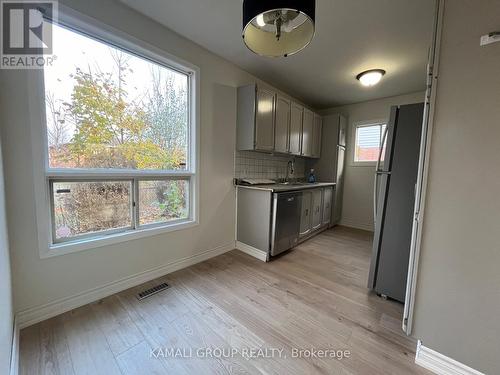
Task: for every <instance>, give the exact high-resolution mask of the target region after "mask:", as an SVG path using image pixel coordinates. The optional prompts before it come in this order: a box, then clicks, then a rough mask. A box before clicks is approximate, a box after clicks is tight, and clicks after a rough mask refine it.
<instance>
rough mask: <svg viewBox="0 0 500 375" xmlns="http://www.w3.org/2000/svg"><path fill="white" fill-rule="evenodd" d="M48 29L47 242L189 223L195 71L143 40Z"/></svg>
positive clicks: (97, 236)
mask: <svg viewBox="0 0 500 375" xmlns="http://www.w3.org/2000/svg"><path fill="white" fill-rule="evenodd" d="M47 22H48V21H47ZM52 30H53V39H54V54H55V55H56V56H57V59H56V60H55V61H54V63H53V65H51V66H47V67H45V68H44V89H45V92H44V94H45V116H46V127H45V131H46V143H45V150H46V160H45V165H46V169H45V177H46V181H47V185H46V186H47V189H48V191H49V196H50V223H51V229H52V230H51V240H50V244H49V245H50V246H53V245H58V246H57V247H60V245H62V244H70V243H71V242H78V241H80V240H85V241H88V240H89V239H90V240H92V239H98V238H103V237H104V236H108V235H112V234H117V233H123V232H137V231H140V230H141V229H151V227H165V226H173V224H180V223H182V222H193V221H194V220H195V218H194V213H193V206H194V204H193V202H192V199H193V196H194V194H193V191H194V183H195V177H196V170H195V165H194V160H193V159H194V157H193V155H195V154H194V147H195V144H194V139H195V137H194V135H193V133H194V131H195V129H196V128H195V126H193V121H192V118H193V115H192V112H191V111H192V108H193V107H192V103H191V98H192V92H191V90H192V88H193V87H194V85H192V83H191V80H192V78H193V73H194V72H193V71H191V70H189V69H186V71H182V69H180V68H179V67H178V65H176V67H175V68H174V67H172V66H170V65H168V63H166V62H164V61H163V58H159V57H158V56H156V55H155V57H154V59H153V58H149V54H148V53H146V52H147V51H144V50H142V49H141V48H140V47H137V48H138V50H140V51H142V52H141V53H138V52H137V53H136V52H131V51H133V50H134V49H133V48H130V46H129V47H127V49H122V48H121V47H117V46H116V44H115V43H114V42H111V41H110V42H108V41H104V40H103V39H100V38H97V37H93V36H89V35H86V34H82V33H80V32H78V31H75V30H73V29H70V28H67V27H65V26H60V25H57V24H54V25H53V26H52ZM111 39H112V40H114V39H113V38H111ZM160 61H161V62H160Z"/></svg>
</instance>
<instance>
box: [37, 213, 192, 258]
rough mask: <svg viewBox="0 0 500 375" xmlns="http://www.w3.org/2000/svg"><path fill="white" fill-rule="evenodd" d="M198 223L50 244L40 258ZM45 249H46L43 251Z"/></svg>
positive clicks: (178, 224)
mask: <svg viewBox="0 0 500 375" xmlns="http://www.w3.org/2000/svg"><path fill="white" fill-rule="evenodd" d="M197 225H198V221H195V220H190V221H183V222H179V223H175V224H166V225H163V226H157V227H152V228H143V229H136V230H129V231H126V232H121V233H115V234H108V235H105V236H100V237H94V238H88V239H84V240H78V241H73V242H65V243H59V244H55V245H50V246H48V247H47V248H46V249H40V258H42V259H44V258H52V257H55V256H59V255H65V254H71V253H76V252H78V251H83V250H89V249H96V248H99V247H104V246H109V245H113V244H117V243H121V242H128V241H133V240H136V239H139V238H144V237H151V236H157V235H159V234H162V233H168V232H173V231H177V230H182V229H188V228H193V227H195V226H197ZM43 250H45V251H43Z"/></svg>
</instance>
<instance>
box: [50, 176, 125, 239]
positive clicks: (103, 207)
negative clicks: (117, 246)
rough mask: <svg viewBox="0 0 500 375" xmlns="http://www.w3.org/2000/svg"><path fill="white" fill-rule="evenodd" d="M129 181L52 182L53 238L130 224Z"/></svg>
mask: <svg viewBox="0 0 500 375" xmlns="http://www.w3.org/2000/svg"><path fill="white" fill-rule="evenodd" d="M131 192H132V183H131V181H98V182H81V181H73V182H54V183H53V186H52V194H53V203H54V204H53V217H54V236H55V238H54V239H55V241H58V240H59V241H61V240H64V239H70V238H72V237H76V236H81V235H87V234H92V233H96V234H98V233H99V232H103V231H109V230H119V229H123V228H131V227H132V214H131V197H132V193H131Z"/></svg>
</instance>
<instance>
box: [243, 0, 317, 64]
mask: <svg viewBox="0 0 500 375" xmlns="http://www.w3.org/2000/svg"><path fill="white" fill-rule="evenodd" d="M315 8H316V0H244V1H243V40H244V41H245V44H246V46H247V47H248V48H249V49H250V50H251V51H253V52H255V53H256V54H258V55H261V56H268V57H281V56H284V57H286V56H289V55H293V54H294V53H297V52H299V51H301V50H302V49H304V48H305V47H306V46H307V45H308V44H309V43H310V42H311V40H312V38H313V36H314V20H315V11H316V9H315Z"/></svg>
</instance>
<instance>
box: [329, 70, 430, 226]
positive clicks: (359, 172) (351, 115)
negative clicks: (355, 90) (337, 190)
mask: <svg viewBox="0 0 500 375" xmlns="http://www.w3.org/2000/svg"><path fill="white" fill-rule="evenodd" d="M424 80H425V77H422V81H424ZM424 94H425V93H424V92H417V93H412V94H407V95H400V96H394V97H390V98H384V99H378V100H372V101H369V102H363V103H357V104H351V105H346V106H342V107H335V108H331V109H328V110H325V111H323V112H322V114H324V115H327V114H332V113H341V114H343V115H344V116H345V117H347V120H348V128H347V158H346V170H345V185H344V198H343V208H342V221H341V224H343V225H347V226H352V227H356V228H361V229H366V230H371V231H373V229H374V228H373V172H374V169H375V167H374V166H359V165H354V163H353V155H354V154H353V143H354V136H353V128H354V125H355V124H356V123H358V122H366V121H372V120H375V121H378V120H384V119H385V120H388V119H389V114H390V108H391V106H393V105H400V104H409V103H418V102H423V101H424Z"/></svg>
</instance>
